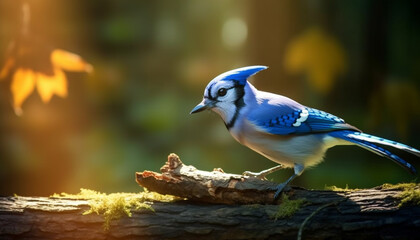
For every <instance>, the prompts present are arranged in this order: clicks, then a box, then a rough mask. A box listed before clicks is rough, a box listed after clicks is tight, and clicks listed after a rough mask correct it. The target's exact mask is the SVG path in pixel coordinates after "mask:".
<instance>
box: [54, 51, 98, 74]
mask: <svg viewBox="0 0 420 240" xmlns="http://www.w3.org/2000/svg"><path fill="white" fill-rule="evenodd" d="M51 62H52V63H53V65H55V66H57V67H60V68H62V69H63V70H66V71H75V72H91V71H92V70H93V68H92V65H90V64H89V63H87V62H85V61H84V60H83V59H82V58H81V57H80V56H79V55H77V54H74V53H71V52H67V51H65V50H61V49H55V50H53V51H52V53H51Z"/></svg>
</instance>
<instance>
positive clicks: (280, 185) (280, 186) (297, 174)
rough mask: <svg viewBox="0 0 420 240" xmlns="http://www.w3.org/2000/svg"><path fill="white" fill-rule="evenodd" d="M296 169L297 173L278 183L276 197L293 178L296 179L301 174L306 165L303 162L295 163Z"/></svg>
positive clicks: (275, 197)
mask: <svg viewBox="0 0 420 240" xmlns="http://www.w3.org/2000/svg"><path fill="white" fill-rule="evenodd" d="M294 169H295V174H293V175H292V176H291V177H290V178H289V179H287V180H286V181H285V182H284V183H280V184H279V185H277V187H276V188H275V190H276V193H274V199H277V198H278V196H279V195H280V193H281V192H282V191H283V189H284V188H285V187H286V186H287V184H289V183H290V182H291V181H292V180H293V179H295V178H296V177H297V176H300V175H301V174H302V172H303V170H304V169H305V167H304V166H303V165H301V164H297V163H295V166H294Z"/></svg>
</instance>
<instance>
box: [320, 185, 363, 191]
mask: <svg viewBox="0 0 420 240" xmlns="http://www.w3.org/2000/svg"><path fill="white" fill-rule="evenodd" d="M324 190H329V191H334V192H353V191H358V190H360V189H358V188H354V189H352V188H349V185H348V184H346V188H340V187H337V186H334V185H333V186H327V185H325V187H324Z"/></svg>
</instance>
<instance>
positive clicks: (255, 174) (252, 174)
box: [242, 164, 283, 180]
mask: <svg viewBox="0 0 420 240" xmlns="http://www.w3.org/2000/svg"><path fill="white" fill-rule="evenodd" d="M282 168H283V165H281V164H280V165H277V166H275V167H272V168H269V169H266V170H263V171H261V172H250V171H245V172H244V173H242V175H244V176H248V177H256V178H259V179H262V180H264V179H266V178H265V176H267V175H268V174H270V173H273V172H275V171H277V170H280V169H282Z"/></svg>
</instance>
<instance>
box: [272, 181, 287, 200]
mask: <svg viewBox="0 0 420 240" xmlns="http://www.w3.org/2000/svg"><path fill="white" fill-rule="evenodd" d="M286 186H287V184H285V183H280V184H279V185H277V187H275V189H274V190H276V192H275V193H274V200H276V199H277V198H278V197H279V195H280V193H281V192H283V190H284V188H285V187H286Z"/></svg>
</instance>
